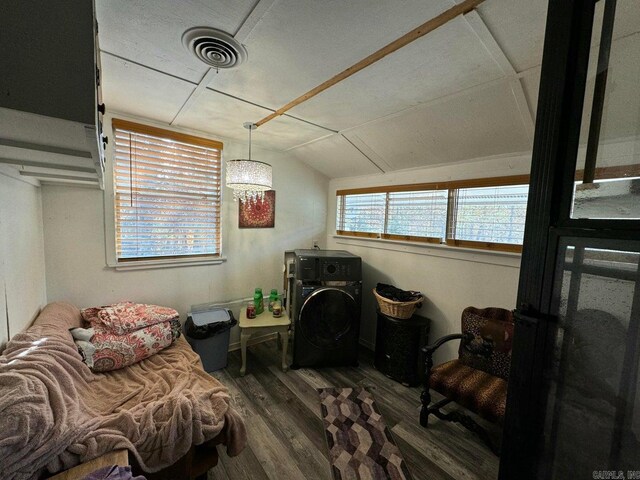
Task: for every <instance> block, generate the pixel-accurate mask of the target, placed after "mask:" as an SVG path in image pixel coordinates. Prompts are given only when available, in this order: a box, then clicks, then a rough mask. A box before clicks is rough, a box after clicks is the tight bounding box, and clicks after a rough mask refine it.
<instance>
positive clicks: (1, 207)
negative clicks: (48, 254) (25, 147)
mask: <svg viewBox="0 0 640 480" xmlns="http://www.w3.org/2000/svg"><path fill="white" fill-rule="evenodd" d="M45 303H46V291H45V262H44V245H43V232H42V204H41V199H40V189H39V188H37V187H36V186H34V185H32V184H31V183H28V182H26V181H23V180H21V179H19V178H18V175H17V170H16V169H14V168H10V167H5V166H0V349H2V347H3V346H4V344H5V343H6V341H7V340H8V339H9V338H11V337H12V336H13V335H15V334H16V333H18V332H20V331H21V330H23V329H24V328H26V327H27V326H28V325H29V324H30V323H31V322H32V321H33V319H34V318H35V317H36V315H37V314H38V312H39V311H40V308H41V307H43V306H44V304H45Z"/></svg>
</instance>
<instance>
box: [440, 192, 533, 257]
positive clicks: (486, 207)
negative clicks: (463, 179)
mask: <svg viewBox="0 0 640 480" xmlns="http://www.w3.org/2000/svg"><path fill="white" fill-rule="evenodd" d="M528 192H529V186H528V185H503V186H497V187H477V188H460V189H456V190H454V193H453V195H454V199H453V204H454V205H455V210H454V213H453V215H452V220H451V222H450V227H449V236H448V237H447V243H452V244H454V245H461V246H463V245H465V243H466V242H469V241H471V242H485V243H497V244H509V245H522V241H523V239H524V222H525V217H526V213H527V196H528Z"/></svg>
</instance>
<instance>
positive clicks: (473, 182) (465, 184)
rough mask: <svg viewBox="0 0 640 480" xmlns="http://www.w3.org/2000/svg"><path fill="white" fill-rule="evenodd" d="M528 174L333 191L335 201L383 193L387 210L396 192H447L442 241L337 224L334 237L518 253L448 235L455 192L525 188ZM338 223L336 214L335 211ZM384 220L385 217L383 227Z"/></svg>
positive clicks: (513, 247) (508, 247) (508, 246)
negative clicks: (369, 231)
mask: <svg viewBox="0 0 640 480" xmlns="http://www.w3.org/2000/svg"><path fill="white" fill-rule="evenodd" d="M528 184H529V175H511V176H503V177H489V178H474V179H469V180H455V181H446V182H432V183H414V184H403V185H389V186H378V187H364V188H351V189H341V190H337V191H336V198H337V201H340V200H339V197H343V196H345V195H356V194H363V193H386V194H387V207H388V205H389V193H395V192H414V191H430V190H446V191H447V192H448V195H447V198H448V200H447V214H446V215H447V218H446V230H445V238H439V237H419V236H413V235H398V234H389V233H386V232H385V233H365V232H350V231H345V230H339V229H338V228H337V227H338V226H339V224H338V223H337V222H336V234H337V235H341V236H349V237H365V238H376V239H383V240H399V241H408V242H416V243H427V244H435V245H447V246H449V247H456V248H472V249H480V250H493V251H501V252H511V253H521V252H522V245H521V244H511V243H495V242H478V241H472V240H459V239H455V238H449V235H450V232H451V225H452V224H453V222H455V213H456V207H455V199H456V197H457V193H456V192H457V190H459V189H463V188H476V187H502V186H511V185H528ZM343 213H344V210H343ZM336 220H337V211H336ZM386 222H387V217H386V215H385V225H386Z"/></svg>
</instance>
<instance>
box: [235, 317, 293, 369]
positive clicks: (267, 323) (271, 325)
mask: <svg viewBox="0 0 640 480" xmlns="http://www.w3.org/2000/svg"><path fill="white" fill-rule="evenodd" d="M290 325H291V320H289V316H288V315H287V313H286V312H285V311H284V309H283V311H282V316H281V317H279V318H276V317H274V316H273V314H272V313H271V312H270V311H269V310H265V311H264V312H262V313H261V314H260V315H257V316H256V318H247V309H246V308H243V309H242V310H240V322H239V326H240V349H241V350H242V368H240V375H242V376H244V374H245V373H246V371H247V342H248V341H249V339H250V338H251V336H252V335H255V334H256V333H273V332H276V333H277V334H278V338H279V339H280V340H281V342H282V371H283V372H286V371H287V368H288V367H287V346H288V344H289V326H290Z"/></svg>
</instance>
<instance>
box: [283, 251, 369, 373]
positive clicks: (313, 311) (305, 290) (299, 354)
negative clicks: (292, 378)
mask: <svg viewBox="0 0 640 480" xmlns="http://www.w3.org/2000/svg"><path fill="white" fill-rule="evenodd" d="M288 271H289V272H290V275H289V276H290V277H291V300H292V302H291V309H290V314H291V319H292V322H291V324H292V329H293V362H292V365H291V368H294V369H295V368H300V367H321V366H346V365H357V363H358V340H359V335H360V312H361V307H362V260H361V259H360V257H358V256H356V255H353V254H351V253H349V252H346V251H343V250H295V251H294V252H293V256H292V260H290V261H289V264H288Z"/></svg>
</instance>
